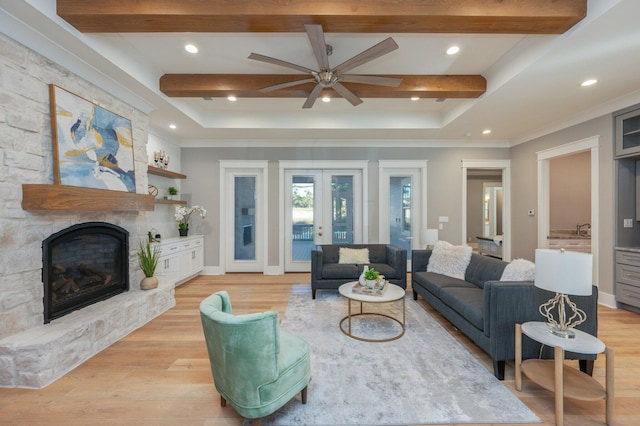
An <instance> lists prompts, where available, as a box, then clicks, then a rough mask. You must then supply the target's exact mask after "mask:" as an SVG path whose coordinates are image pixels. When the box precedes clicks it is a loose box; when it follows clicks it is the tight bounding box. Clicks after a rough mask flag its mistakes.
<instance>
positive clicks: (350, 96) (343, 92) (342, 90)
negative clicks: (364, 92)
mask: <svg viewBox="0 0 640 426" xmlns="http://www.w3.org/2000/svg"><path fill="white" fill-rule="evenodd" d="M333 90H335V91H336V92H338V94H339V95H340V96H342V97H343V98H345V99H346V100H348V101H349V103H351V105H353V106H357V105H360V104H361V103H362V99H360V98H359V97H357V96H356V94H355V93H353V92H352V91H351V90H349V89H347V88H346V87H344V86H343V85H342V84H340V83H335V84H334V85H333Z"/></svg>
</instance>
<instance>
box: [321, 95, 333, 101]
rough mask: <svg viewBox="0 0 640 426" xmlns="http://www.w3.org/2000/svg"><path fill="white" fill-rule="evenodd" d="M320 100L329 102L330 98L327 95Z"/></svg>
mask: <svg viewBox="0 0 640 426" xmlns="http://www.w3.org/2000/svg"><path fill="white" fill-rule="evenodd" d="M322 102H331V98H330V97H328V96H325V97H323V98H322Z"/></svg>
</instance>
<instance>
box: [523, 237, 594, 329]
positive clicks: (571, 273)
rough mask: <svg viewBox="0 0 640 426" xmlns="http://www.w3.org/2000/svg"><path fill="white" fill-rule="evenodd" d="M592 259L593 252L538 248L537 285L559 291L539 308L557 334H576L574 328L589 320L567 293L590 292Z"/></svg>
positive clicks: (576, 294)
mask: <svg viewBox="0 0 640 426" xmlns="http://www.w3.org/2000/svg"><path fill="white" fill-rule="evenodd" d="M592 262H593V260H592V256H591V254H590V253H580V252H575V251H565V250H564V249H562V250H546V249H538V250H536V276H535V281H534V285H535V286H536V287H538V288H541V289H544V290H548V291H552V292H555V293H556V295H555V297H553V298H551V299H550V300H549V301H548V302H546V303H543V304H542V305H540V308H539V310H540V313H541V314H542V316H544V317H545V318H547V325H548V326H549V331H550V332H551V333H553V334H554V335H556V336H559V337H563V338H573V337H575V333H574V332H573V330H571V329H572V328H574V327H576V326H577V325H579V324H582V323H583V322H585V321H586V319H587V314H586V313H585V312H584V311H583V310H581V309H579V308H578V307H577V306H576V304H575V303H573V302H572V301H570V300H569V296H568V295H570V294H571V295H575V296H590V295H591V285H592V267H593V263H592ZM565 305H566V306H568V308H569V309H567V308H566V306H565ZM556 307H557V312H558V320H557V321H556V319H555V318H554V317H553V311H554V309H556ZM567 311H569V312H567Z"/></svg>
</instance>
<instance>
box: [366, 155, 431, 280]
mask: <svg viewBox="0 0 640 426" xmlns="http://www.w3.org/2000/svg"><path fill="white" fill-rule="evenodd" d="M387 174H388V175H389V176H391V175H393V176H404V175H411V176H414V177H415V176H417V179H418V180H417V182H415V183H416V184H417V185H416V186H417V191H414V189H413V188H412V194H415V195H416V198H417V201H418V202H417V203H416V205H415V206H413V205H412V206H411V212H412V213H413V214H414V215H415V216H414V218H415V219H416V220H415V221H414V218H412V220H411V228H412V229H411V236H412V239H411V249H412V250H413V249H420V248H425V247H426V241H420V236H421V235H422V232H421V230H422V229H423V228H426V227H427V218H428V214H427V161H426V160H422V161H415V160H380V161H378V205H379V206H380V208H379V209H378V236H379V240H380V243H383V244H388V243H389V241H390V238H391V237H390V235H389V208H387V203H386V200H389V182H388V181H387V180H386V178H385V176H386V175H387ZM412 204H413V203H412ZM407 269H408V270H411V262H407Z"/></svg>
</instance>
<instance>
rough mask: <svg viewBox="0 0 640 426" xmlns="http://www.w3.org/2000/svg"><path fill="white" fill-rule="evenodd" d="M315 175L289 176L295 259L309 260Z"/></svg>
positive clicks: (292, 243)
mask: <svg viewBox="0 0 640 426" xmlns="http://www.w3.org/2000/svg"><path fill="white" fill-rule="evenodd" d="M315 187H316V177H315V176H300V175H295V176H292V177H291V251H290V253H289V256H290V257H291V259H292V260H293V261H294V262H296V261H307V262H308V261H310V260H311V250H312V249H313V247H314V245H315V243H314V233H315V232H314V226H315V220H314V219H315V212H314V207H315V204H316V203H315V193H316V191H315Z"/></svg>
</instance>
